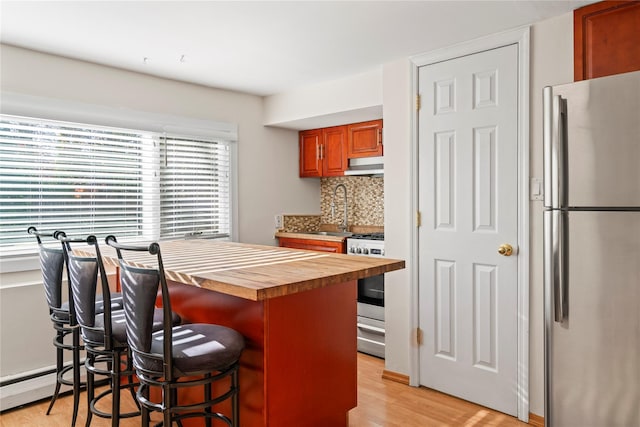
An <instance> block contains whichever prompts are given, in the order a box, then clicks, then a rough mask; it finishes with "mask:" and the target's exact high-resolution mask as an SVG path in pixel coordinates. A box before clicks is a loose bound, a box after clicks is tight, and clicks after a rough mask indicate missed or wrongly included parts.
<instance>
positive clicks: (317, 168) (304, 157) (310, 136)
mask: <svg viewBox="0 0 640 427" xmlns="http://www.w3.org/2000/svg"><path fill="white" fill-rule="evenodd" d="M321 145H322V129H313V130H305V131H301V132H300V148H299V149H300V176H301V177H310V176H322V161H321V159H320V150H321Z"/></svg>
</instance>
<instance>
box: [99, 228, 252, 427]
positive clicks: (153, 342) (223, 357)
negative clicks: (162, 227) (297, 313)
mask: <svg viewBox="0 0 640 427" xmlns="http://www.w3.org/2000/svg"><path fill="white" fill-rule="evenodd" d="M106 242H107V244H108V245H110V246H112V247H114V248H115V249H116V252H117V254H118V259H119V261H120V273H121V278H120V280H121V284H122V293H123V295H124V312H125V317H126V319H127V339H128V341H129V345H130V347H131V351H132V356H133V366H134V368H135V370H136V374H137V375H138V379H139V381H140V387H139V388H138V392H137V395H138V400H139V402H140V404H141V405H142V425H143V426H145V427H147V426H148V425H149V411H157V412H161V413H162V414H163V425H164V426H165V427H169V426H171V423H172V422H174V421H175V422H178V424H180V420H182V419H185V418H191V417H204V418H205V422H206V425H207V426H211V423H212V420H220V421H222V422H224V423H225V424H226V425H228V426H230V427H237V426H238V425H239V407H238V390H239V388H238V366H239V360H240V355H241V353H242V350H243V349H244V338H243V337H242V335H240V334H239V333H238V332H237V331H235V330H233V329H230V328H227V327H224V326H219V325H211V324H203V323H194V324H186V325H181V326H172V325H171V322H170V319H171V301H170V299H169V290H168V287H167V281H166V278H165V274H164V267H163V265H162V257H161V254H160V246H159V245H158V244H157V243H152V244H150V245H149V246H129V245H122V244H119V243H118V242H117V241H116V238H115V237H114V236H109V237H107V238H106ZM123 251H136V252H144V253H145V254H146V255H152V257H149V256H147V257H146V258H145V259H144V260H140V259H138V258H139V257H136V265H155V266H156V267H155V268H154V267H145V268H143V267H136V266H133V265H131V264H129V263H127V262H126V261H125V260H124V259H123V257H122V252H123ZM147 263H150V264H147ZM158 289H160V292H161V294H162V309H163V311H164V324H163V329H162V330H161V331H157V332H153V330H152V327H151V326H152V323H151V319H152V317H153V310H154V304H155V301H156V297H157V293H158ZM214 383H221V384H220V387H222V386H224V385H225V384H228V387H226V388H224V389H223V390H222V391H219V389H218V388H216V393H215V395H214V393H213V392H212V384H214ZM198 386H202V387H203V389H204V390H203V391H204V394H203V399H202V400H201V401H199V402H195V403H191V404H182V405H178V390H179V389H182V388H187V387H198ZM152 388H155V389H159V390H160V391H161V395H162V399H161V401H153V400H152V399H151V398H150V389H152ZM227 399H231V407H232V410H231V412H232V413H231V414H230V415H224V414H222V413H219V412H213V409H212V407H213V406H214V405H216V404H218V403H220V402H222V401H225V400H227Z"/></svg>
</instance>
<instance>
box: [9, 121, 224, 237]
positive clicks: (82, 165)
mask: <svg viewBox="0 0 640 427" xmlns="http://www.w3.org/2000/svg"><path fill="white" fill-rule="evenodd" d="M229 148H230V147H229V143H228V142H224V141H207V140H205V139H204V138H201V137H197V138H189V137H182V136H180V137H178V136H173V135H167V134H162V133H157V132H149V131H136V130H129V129H119V128H113V127H103V126H94V125H85V124H78V123H69V122H60V121H52V120H40V119H30V118H24V117H18V116H7V115H2V116H0V247H5V248H6V247H16V248H18V247H19V246H20V245H25V244H30V243H32V240H33V239H32V238H31V237H30V236H28V235H27V234H26V230H27V228H28V227H29V226H30V225H35V226H36V227H38V229H41V230H51V231H53V230H57V229H60V230H64V231H65V232H66V233H67V234H68V235H71V236H73V235H78V236H83V235H87V234H96V235H97V236H99V237H104V236H106V235H109V234H115V235H117V236H118V237H127V236H128V237H131V238H142V239H149V240H157V239H159V238H175V237H184V236H185V235H203V236H213V237H229V236H230V227H231V224H230V223H231V221H230V216H231V215H230V211H231V194H230V164H231V162H230V149H229Z"/></svg>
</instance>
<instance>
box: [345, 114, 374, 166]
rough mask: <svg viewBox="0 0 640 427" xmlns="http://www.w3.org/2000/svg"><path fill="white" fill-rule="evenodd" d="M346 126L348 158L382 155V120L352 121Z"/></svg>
mask: <svg viewBox="0 0 640 427" xmlns="http://www.w3.org/2000/svg"><path fill="white" fill-rule="evenodd" d="M347 128H348V133H349V135H348V146H349V150H348V152H347V157H348V158H350V159H352V158H354V157H371V156H382V120H372V121H369V122H362V123H354V124H351V125H348V126H347Z"/></svg>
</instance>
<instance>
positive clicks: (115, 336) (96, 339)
mask: <svg viewBox="0 0 640 427" xmlns="http://www.w3.org/2000/svg"><path fill="white" fill-rule="evenodd" d="M57 238H58V239H59V240H60V241H61V242H62V245H63V251H64V255H65V260H66V262H67V266H68V271H69V273H68V274H69V280H70V284H71V295H72V300H73V303H74V307H75V310H76V320H77V322H78V325H79V326H80V333H81V336H82V340H83V341H84V343H85V350H86V352H87V358H86V360H85V368H86V371H87V401H88V413H87V423H86V425H87V426H89V425H90V424H91V420H92V418H93V415H94V414H95V415H97V416H99V417H101V418H111V425H112V426H118V425H119V423H120V419H121V418H131V417H136V416H138V415H140V411H139V410H138V411H134V412H128V413H120V396H121V391H122V390H125V389H127V390H129V392H130V393H131V396H132V398H133V399H134V402H135V403H136V405H137V406H138V409H140V405H139V404H138V401H137V398H136V393H135V390H134V389H135V387H136V386H137V385H138V384H137V383H135V382H134V378H133V367H132V364H131V352H130V349H129V346H128V344H127V335H126V328H125V323H126V321H125V313H124V310H123V309H122V308H118V309H112V308H111V305H110V304H109V301H110V300H111V292H110V290H109V283H108V280H107V274H106V271H105V268H104V263H103V261H102V255H101V253H100V247H99V245H98V240H97V239H96V237H95V236H88V237H87V238H86V239H69V238H67V237H66V236H63V235H57ZM72 245H74V246H75V245H83V246H85V247H86V246H87V245H89V246H91V252H92V253H91V254H86V255H77V254H75V253H74V252H73V250H72ZM98 277H99V278H100V281H99V282H98ZM98 286H100V290H101V291H102V297H103V301H104V310H103V311H102V312H98V311H97V310H96V309H95V307H96V295H97V290H98ZM152 316H153V317H154V318H153V324H152V328H153V330H159V329H162V316H163V313H162V310H160V309H157V310H154V313H153V314H152ZM170 321H171V323H172V324H176V325H177V324H180V317H179V316H178V315H177V314H175V313H171V320H170ZM105 366H106V368H105ZM96 374H98V375H103V376H106V377H107V378H108V379H109V384H110V387H109V388H108V389H107V390H104V391H103V392H101V393H100V394H99V395H97V396H96V395H95V387H96V383H95V378H94V376H95V375H96ZM123 377H127V382H126V383H123V382H122V380H121V379H122V378H123ZM108 395H111V412H110V413H107V412H104V411H101V410H100V409H98V407H97V405H98V402H99V401H100V400H101V399H103V398H104V397H106V396H108Z"/></svg>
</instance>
